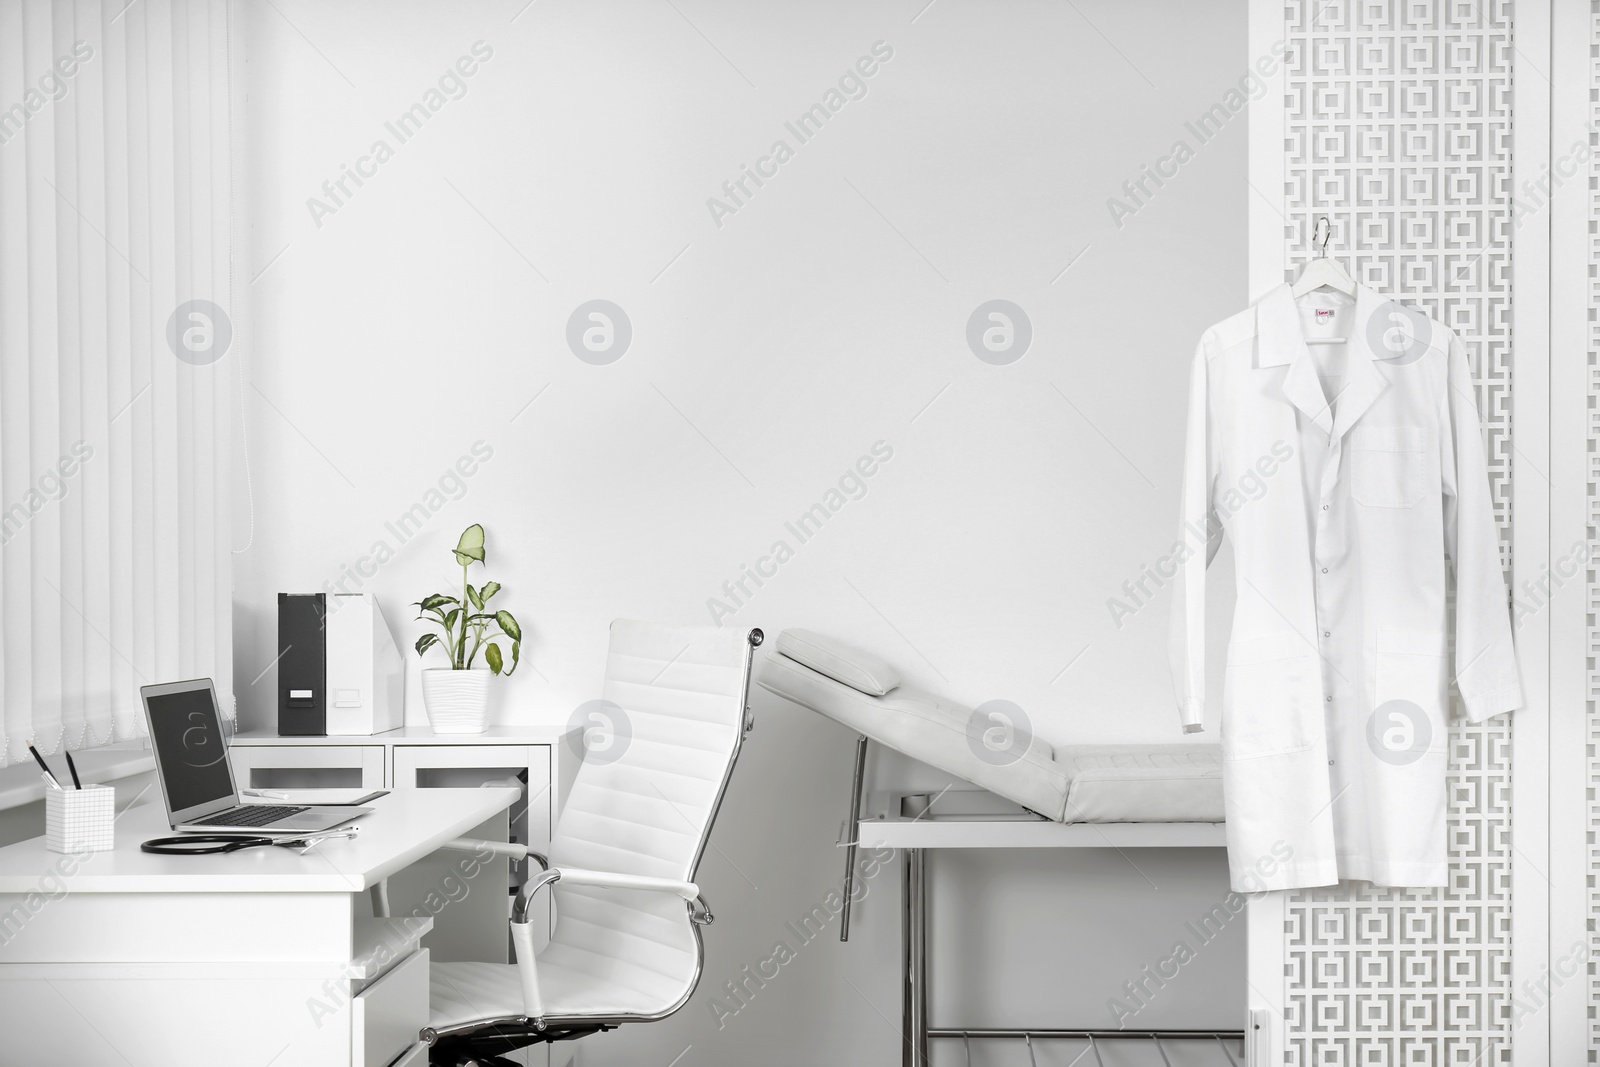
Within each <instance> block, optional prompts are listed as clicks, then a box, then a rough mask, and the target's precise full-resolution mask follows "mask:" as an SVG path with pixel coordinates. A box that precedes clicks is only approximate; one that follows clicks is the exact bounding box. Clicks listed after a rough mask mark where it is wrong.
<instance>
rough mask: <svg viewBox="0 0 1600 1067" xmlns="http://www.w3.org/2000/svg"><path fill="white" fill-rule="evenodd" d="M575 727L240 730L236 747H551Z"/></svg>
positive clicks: (534, 724)
mask: <svg viewBox="0 0 1600 1067" xmlns="http://www.w3.org/2000/svg"><path fill="white" fill-rule="evenodd" d="M573 729H574V727H573V726H571V725H570V724H567V723H565V722H561V723H553V722H549V723H530V724H527V725H522V726H490V727H488V728H487V729H485V730H484V731H483V732H482V733H476V734H440V733H435V732H434V731H433V728H432V727H428V726H402V727H399V728H398V729H394V730H385V731H384V732H383V733H381V734H327V735H318V736H315V737H280V736H279V735H278V732H277V731H276V730H241V731H240V732H239V733H236V734H234V735H233V740H232V741H231V742H230V743H231V744H235V745H289V746H295V745H316V746H319V747H320V746H326V745H554V744H557V743H559V742H560V741H561V740H562V739H563V738H564V737H566V735H567V734H569V733H571V732H572V731H573Z"/></svg>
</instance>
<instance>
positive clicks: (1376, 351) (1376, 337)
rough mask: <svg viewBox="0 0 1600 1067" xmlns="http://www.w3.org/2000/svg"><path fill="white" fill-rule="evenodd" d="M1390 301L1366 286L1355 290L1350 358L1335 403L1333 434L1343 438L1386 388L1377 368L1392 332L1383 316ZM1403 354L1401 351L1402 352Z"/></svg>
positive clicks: (1385, 378) (1385, 354)
mask: <svg viewBox="0 0 1600 1067" xmlns="http://www.w3.org/2000/svg"><path fill="white" fill-rule="evenodd" d="M1392 303H1393V302H1392V301H1389V300H1385V299H1383V298H1382V297H1381V296H1379V295H1378V294H1377V293H1375V292H1373V291H1372V290H1371V289H1368V288H1367V287H1366V286H1364V285H1362V286H1358V287H1357V288H1356V307H1355V320H1354V321H1353V322H1352V323H1351V327H1350V335H1349V336H1350V354H1349V356H1348V358H1347V360H1346V362H1345V385H1344V388H1343V389H1342V390H1340V392H1339V396H1338V398H1337V400H1335V402H1334V405H1333V409H1334V414H1335V416H1336V418H1335V420H1334V426H1333V433H1334V436H1336V437H1343V436H1344V435H1345V434H1347V433H1349V432H1350V427H1352V426H1354V425H1355V424H1356V421H1357V420H1359V419H1360V418H1361V416H1363V415H1365V414H1366V413H1367V409H1368V408H1370V407H1372V405H1373V403H1374V402H1376V401H1377V399H1378V398H1379V397H1380V396H1382V395H1383V393H1384V390H1386V389H1388V388H1389V378H1388V376H1387V375H1385V374H1384V373H1383V371H1382V370H1381V369H1380V367H1379V362H1380V360H1381V359H1382V358H1384V357H1386V356H1387V355H1388V351H1387V349H1384V350H1381V351H1380V347H1381V346H1382V345H1383V341H1384V338H1385V337H1386V336H1387V332H1388V331H1389V330H1390V329H1392V328H1393V326H1392V325H1391V322H1390V316H1389V315H1388V313H1387V308H1388V305H1390V304H1392ZM1403 350H1404V349H1403Z"/></svg>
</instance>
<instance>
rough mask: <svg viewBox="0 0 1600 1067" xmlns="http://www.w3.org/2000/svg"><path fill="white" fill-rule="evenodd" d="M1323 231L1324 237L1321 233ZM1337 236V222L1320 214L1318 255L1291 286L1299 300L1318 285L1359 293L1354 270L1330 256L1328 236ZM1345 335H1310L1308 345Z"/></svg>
mask: <svg viewBox="0 0 1600 1067" xmlns="http://www.w3.org/2000/svg"><path fill="white" fill-rule="evenodd" d="M1319 235H1320V238H1321V239H1320V240H1318V237H1319ZM1332 236H1333V223H1332V222H1330V221H1329V219H1328V216H1326V215H1318V216H1317V222H1316V226H1315V227H1314V228H1313V229H1312V231H1311V243H1312V245H1314V246H1315V247H1316V249H1317V258H1316V259H1313V260H1312V261H1311V262H1309V263H1307V264H1306V265H1305V269H1304V270H1302V271H1301V272H1300V277H1298V278H1296V279H1295V283H1294V287H1293V288H1292V289H1291V290H1290V292H1291V293H1293V294H1294V298H1295V299H1296V300H1299V299H1300V298H1301V297H1303V296H1305V295H1306V294H1307V293H1310V292H1313V291H1315V290H1317V289H1332V290H1334V291H1336V292H1340V293H1343V294H1344V295H1345V296H1355V295H1356V281H1355V279H1354V278H1352V277H1350V273H1349V272H1348V271H1346V270H1345V269H1344V268H1343V267H1341V266H1340V265H1339V261H1338V260H1335V259H1329V258H1328V239H1329V238H1330V237H1332ZM1344 343H1345V339H1344V338H1343V337H1308V338H1306V344H1308V345H1342V344H1344Z"/></svg>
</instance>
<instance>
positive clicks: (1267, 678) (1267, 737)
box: [1222, 634, 1322, 760]
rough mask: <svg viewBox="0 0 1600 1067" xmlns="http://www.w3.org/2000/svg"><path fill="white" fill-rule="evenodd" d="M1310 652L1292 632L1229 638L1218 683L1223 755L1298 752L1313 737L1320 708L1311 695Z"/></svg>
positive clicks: (1312, 741)
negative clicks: (1225, 662) (1224, 667)
mask: <svg viewBox="0 0 1600 1067" xmlns="http://www.w3.org/2000/svg"><path fill="white" fill-rule="evenodd" d="M1316 671H1317V665H1316V653H1315V650H1314V649H1313V648H1311V646H1309V645H1308V644H1307V643H1306V642H1305V641H1303V640H1301V639H1300V638H1299V637H1297V636H1295V635H1294V634H1281V635H1278V634H1275V635H1272V636H1269V637H1250V638H1235V639H1234V640H1233V642H1232V643H1230V644H1229V645H1228V672H1227V676H1226V677H1225V678H1224V679H1223V683H1222V689H1223V693H1222V704H1223V714H1224V719H1223V723H1222V751H1223V755H1224V756H1225V757H1226V758H1227V759H1234V760H1237V759H1254V758H1257V757H1261V756H1279V755H1284V754H1287V753H1290V752H1304V751H1305V750H1306V749H1308V748H1311V747H1312V746H1313V745H1314V744H1316V742H1317V738H1318V737H1319V736H1320V733H1321V730H1320V727H1321V723H1322V708H1321V705H1320V704H1316V703H1315V702H1314V700H1313V699H1312V698H1313V697H1314V694H1315V693H1316V692H1317V691H1318V690H1319V687H1318V686H1316V684H1315V682H1316V678H1315V676H1316Z"/></svg>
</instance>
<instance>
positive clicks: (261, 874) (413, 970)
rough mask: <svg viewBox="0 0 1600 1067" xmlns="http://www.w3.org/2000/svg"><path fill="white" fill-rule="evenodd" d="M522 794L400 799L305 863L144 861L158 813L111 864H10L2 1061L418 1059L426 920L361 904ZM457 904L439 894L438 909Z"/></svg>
mask: <svg viewBox="0 0 1600 1067" xmlns="http://www.w3.org/2000/svg"><path fill="white" fill-rule="evenodd" d="M518 795H519V792H518V791H517V790H513V789H430V790H427V791H418V790H403V791H399V792H396V793H393V794H391V795H389V796H387V797H383V798H381V799H379V800H377V801H375V802H374V803H373V808H374V809H375V810H374V811H373V812H372V813H371V814H370V815H367V816H366V817H364V818H362V819H360V820H357V821H356V822H355V824H354V825H357V826H360V827H361V830H360V833H359V836H358V837H357V838H355V839H354V840H339V841H329V842H326V843H324V844H322V845H319V846H318V847H317V848H316V849H314V850H312V851H311V852H310V853H308V854H307V855H304V856H301V855H296V854H295V853H293V852H291V851H289V850H287V849H279V848H260V849H248V850H245V851H241V852H235V853H228V854H223V855H214V856H153V855H149V854H147V853H143V852H140V851H139V842H141V841H143V840H146V839H147V838H151V837H157V836H164V835H165V834H167V833H168V832H169V831H168V828H167V825H166V820H165V817H164V812H163V810H162V808H161V806H160V803H159V801H157V802H156V803H154V804H150V803H146V804H143V805H141V806H139V807H135V808H132V809H130V810H129V811H128V812H126V813H125V814H124V815H123V816H122V817H121V819H120V820H119V821H118V823H117V831H116V841H117V847H116V848H115V849H114V850H112V851H110V852H100V853H90V854H88V855H85V856H82V857H81V858H80V857H75V856H68V855H61V854H58V853H54V852H50V851H48V850H47V849H46V848H45V847H44V840H43V839H42V838H36V839H34V840H30V841H24V842H20V843H18V844H15V845H11V846H8V847H6V848H0V1059H3V1061H4V1062H5V1063H8V1064H9V1063H18V1064H23V1063H28V1064H32V1063H51V1062H59V1063H85V1064H122V1063H128V1064H134V1065H138V1067H144V1065H146V1064H151V1065H154V1064H162V1065H179V1064H196V1065H199V1064H206V1065H213V1064H219V1063H226V1064H240V1065H245V1067H267V1065H268V1064H272V1065H274V1067H301V1065H305V1067H324V1065H327V1067H334V1065H339V1067H343V1065H347V1064H357V1065H361V1067H385V1065H387V1064H390V1063H392V1062H394V1061H395V1059H396V1057H397V1056H401V1055H402V1054H408V1055H414V1054H416V1051H417V1050H416V1049H414V1048H413V1047H412V1046H413V1044H414V1042H415V1040H416V1035H417V1030H418V1029H419V1028H420V1027H421V1026H423V1025H426V1020H427V1004H428V954H427V952H426V950H419V948H418V946H417V940H418V939H419V938H420V937H421V935H422V934H423V933H425V932H426V931H427V929H428V928H429V927H430V926H431V920H430V918H429V915H428V914H426V909H425V913H424V914H422V915H420V916H412V915H411V914H410V913H406V914H397V915H396V916H395V917H394V918H392V919H389V920H376V919H372V918H370V913H369V910H368V907H367V893H366V891H367V889H368V888H369V887H370V886H372V885H374V884H375V883H377V882H379V881H381V880H382V879H384V878H386V877H388V876H389V875H391V874H394V873H395V872H397V871H400V870H401V869H403V868H405V867H407V866H408V865H409V864H411V863H413V862H414V861H416V860H418V859H421V858H422V857H424V856H427V855H428V854H429V853H431V852H433V851H434V850H435V849H437V848H438V846H439V845H440V844H442V843H443V842H445V841H448V840H450V839H452V838H454V837H459V836H462V835H463V834H465V833H467V832H468V831H470V830H471V829H472V828H473V827H475V826H477V825H479V824H480V823H482V822H484V821H485V820H486V819H488V818H490V817H491V816H494V815H495V814H496V813H498V812H500V811H502V810H504V809H505V808H506V807H507V806H508V805H509V804H511V803H512V802H513V801H514V800H515V799H516V798H517V797H518ZM456 855H459V856H460V857H461V859H462V861H464V862H471V860H472V857H471V856H469V855H468V854H466V853H459V854H456ZM500 862H504V861H500ZM489 884H492V885H502V886H503V883H502V882H498V881H491V882H490V883H489ZM502 891H503V890H502ZM463 892H470V887H469V886H468V884H467V883H466V882H465V881H463V880H455V881H452V882H449V883H448V884H447V883H444V882H441V885H440V886H439V887H438V892H437V894H436V896H435V897H434V898H433V906H436V907H437V908H438V909H439V910H441V911H442V910H445V909H448V908H449V907H451V906H452V905H453V904H455V903H459V899H455V900H453V899H451V898H452V897H457V898H459V897H460V895H461V894H462V893H463ZM408 1049H409V1050H411V1052H410V1053H407V1050H408ZM425 1060H426V1057H425V1056H423V1057H422V1058H421V1059H418V1060H414V1061H413V1060H410V1059H406V1060H402V1061H401V1062H405V1063H410V1062H418V1063H421V1062H425Z"/></svg>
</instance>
